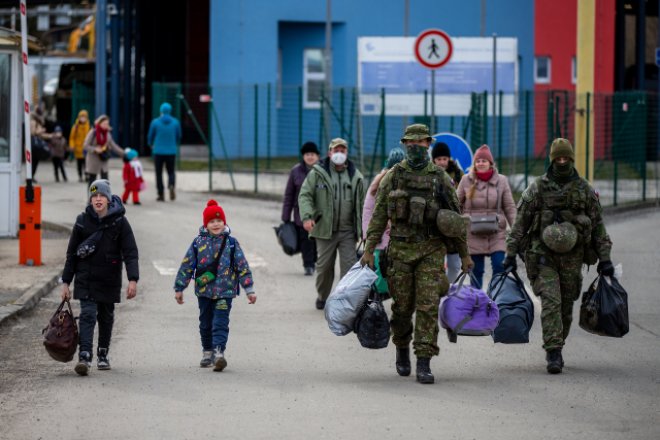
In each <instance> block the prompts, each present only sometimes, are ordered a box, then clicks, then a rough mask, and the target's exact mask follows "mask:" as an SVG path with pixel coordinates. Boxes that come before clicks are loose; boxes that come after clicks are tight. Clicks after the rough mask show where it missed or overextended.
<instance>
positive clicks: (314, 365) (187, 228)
mask: <svg viewBox="0 0 660 440" xmlns="http://www.w3.org/2000/svg"><path fill="white" fill-rule="evenodd" d="M117 175H118V173H116V172H115V173H114V175H113V178H116V177H117ZM44 180H45V179H44ZM115 183H116V184H118V182H115ZM45 185H48V183H45ZM152 188H153V186H152ZM115 192H119V191H118V187H116V188H115ZM47 194H48V201H47V202H45V203H44V218H45V219H48V220H50V221H56V222H62V223H68V224H72V223H73V221H74V219H75V216H76V214H77V213H78V212H80V210H81V209H82V208H83V203H84V197H85V196H84V188H83V187H82V186H81V185H79V184H70V185H69V186H64V185H62V186H54V185H51V186H50V187H49V189H48V191H47ZM206 199H207V197H206V196H205V195H204V194H198V193H181V194H179V198H178V200H177V201H176V202H175V203H169V202H167V203H164V204H163V203H161V204H157V203H156V202H155V201H153V200H154V197H153V194H150V193H147V194H146V195H144V197H143V200H144V204H143V205H142V206H140V207H134V206H132V205H129V206H128V214H127V215H128V218H129V220H130V222H131V224H132V226H133V229H134V230H135V233H136V237H137V241H138V245H139V248H140V257H141V259H140V261H141V263H140V267H141V279H140V283H139V287H138V288H139V291H138V297H137V298H136V299H135V300H132V301H125V302H123V303H122V304H121V305H120V306H119V307H118V309H117V312H116V323H115V332H114V336H113V344H112V347H111V350H110V355H111V356H110V358H111V362H112V367H113V368H112V370H111V371H97V370H96V369H95V368H94V369H93V370H92V371H91V374H90V375H89V376H88V377H78V376H77V375H76V374H75V373H74V372H73V363H69V364H61V363H57V362H55V361H52V360H51V359H50V358H49V357H48V356H47V354H46V352H45V350H44V349H43V347H42V346H41V328H42V327H43V326H45V325H46V323H47V320H48V318H49V316H50V314H51V313H52V312H53V311H54V309H55V307H56V306H57V304H58V302H59V299H58V298H59V291H55V292H53V293H51V294H50V295H48V296H47V297H45V298H44V299H42V301H41V303H40V304H39V305H38V306H37V307H36V308H35V309H34V310H33V311H32V312H30V313H29V314H27V315H24V316H23V317H21V318H20V319H18V320H16V321H13V322H10V323H8V324H6V325H3V326H2V327H0V438H1V439H12V440H13V439H52V438H67V439H92V438H93V439H97V440H101V439H123V440H129V439H202V438H226V439H234V438H241V439H279V438H287V439H307V438H318V439H360V440H362V439H379V440H381V439H389V438H403V439H408V438H443V439H493V440H495V439H512V438H529V439H581V440H587V439H598V440H606V439H624V438H625V439H657V438H660V423H659V422H660V403H659V402H660V399H659V397H660V349H659V345H658V342H659V339H660V306H659V305H658V295H657V286H658V284H659V283H660V271H658V269H657V267H658V264H657V260H658V257H659V256H660V255H659V251H658V249H660V235H658V234H657V233H656V232H655V231H656V229H657V225H658V224H659V223H660V210H652V211H646V212H643V213H633V214H626V215H620V216H617V217H613V218H609V219H608V227H609V232H610V234H611V235H612V238H613V240H614V243H615V246H614V251H613V260H614V261H615V263H618V262H621V263H622V265H623V271H624V275H623V279H622V281H621V282H622V284H623V286H624V287H625V288H626V289H627V290H628V292H629V294H630V320H631V331H630V333H629V334H628V335H627V336H625V337H624V338H623V339H612V338H604V337H599V336H595V335H591V334H588V333H586V332H584V331H583V330H581V329H580V328H579V327H578V326H577V324H576V325H574V327H573V330H572V333H571V335H570V337H569V340H568V345H567V346H566V348H565V350H564V359H565V361H566V367H565V369H564V373H563V374H561V375H556V376H551V375H548V374H547V373H546V372H545V360H544V352H543V351H542V349H541V332H540V320H539V319H538V313H539V310H538V309H537V311H536V315H537V316H536V318H537V320H536V321H535V325H534V328H533V330H532V341H531V343H529V344H526V345H518V346H506V345H501V344H497V345H495V344H493V342H492V340H491V339H490V338H488V337H481V338H466V337H463V338H459V341H458V343H457V344H450V343H449V342H448V340H447V338H446V337H445V336H444V334H443V333H441V334H440V347H441V353H440V356H439V357H437V358H434V359H433V361H432V363H431V366H432V369H433V372H434V374H435V376H436V383H435V384H434V385H426V386H423V385H420V384H418V383H416V382H415V379H414V373H413V375H412V376H411V377H408V378H402V377H399V376H397V374H396V372H395V370H394V347H393V346H392V345H391V344H390V346H389V347H388V348H386V349H383V350H367V349H363V348H361V347H360V345H359V343H358V341H357V338H356V337H355V335H354V334H351V335H347V336H344V337H337V336H334V335H332V334H331V333H330V331H329V330H328V328H327V325H326V323H325V320H324V318H323V315H322V313H321V312H319V311H317V310H315V309H314V299H315V291H314V280H313V278H312V277H304V276H303V275H302V264H301V261H300V259H299V256H296V257H288V256H285V255H284V254H283V253H282V252H281V251H280V250H279V249H278V247H277V243H276V241H275V236H274V233H273V229H272V226H274V225H276V224H277V223H278V219H279V210H280V206H279V204H277V203H275V202H264V201H258V200H243V199H238V198H231V197H218V200H219V202H220V204H221V205H222V206H223V208H224V209H225V212H226V215H227V221H228V224H229V225H230V226H231V228H232V231H233V234H234V236H235V237H236V238H237V239H238V240H239V242H240V243H241V245H242V247H243V248H244V250H245V251H246V254H247V257H248V260H249V261H250V263H251V265H252V267H253V272H254V278H255V287H256V293H257V295H258V300H257V303H256V304H255V305H248V303H247V300H246V298H245V295H244V294H241V296H240V297H239V298H237V299H236V300H235V303H234V308H233V311H232V314H231V332H230V339H229V345H228V348H227V352H226V354H227V360H228V362H229V366H228V367H227V369H226V370H225V371H224V372H222V373H214V372H213V371H212V370H211V369H201V368H199V367H198V362H199V359H200V355H201V348H200V344H199V334H198V330H197V325H198V321H197V306H196V301H195V297H194V294H193V293H192V290H191V289H189V290H187V291H186V297H185V300H186V302H185V304H184V305H182V306H179V305H177V304H176V303H175V301H174V299H173V291H172V288H171V286H172V284H173V279H174V275H173V272H174V271H175V270H176V268H177V267H178V264H179V261H180V259H181V257H182V256H183V254H184V252H185V250H186V248H187V246H188V245H189V243H190V241H191V240H192V238H193V237H194V236H195V234H196V232H197V228H198V226H199V224H200V222H201V212H202V209H203V207H204V205H205V202H206ZM62 252H64V249H62ZM594 276H595V271H594V270H593V269H592V271H591V273H589V274H588V275H587V277H586V280H585V286H584V287H585V289H586V285H587V282H588V281H591V279H593V277H594ZM386 304H387V308H388V309H389V302H388V303H386ZM75 306H76V309H77V302H76V304H75ZM577 312H578V307H577V305H576V308H575V316H576V318H577ZM576 321H577V319H576Z"/></svg>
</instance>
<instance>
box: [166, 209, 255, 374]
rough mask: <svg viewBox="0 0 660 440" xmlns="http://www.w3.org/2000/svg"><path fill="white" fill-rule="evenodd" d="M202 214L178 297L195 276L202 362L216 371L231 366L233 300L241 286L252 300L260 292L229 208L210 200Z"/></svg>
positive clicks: (178, 281) (180, 274)
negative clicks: (235, 234) (228, 350)
mask: <svg viewBox="0 0 660 440" xmlns="http://www.w3.org/2000/svg"><path fill="white" fill-rule="evenodd" d="M202 218H203V220H204V225H203V226H202V227H200V228H199V235H197V237H195V239H194V240H193V242H192V244H191V245H190V247H189V248H188V251H187V252H186V255H185V257H183V261H182V262H181V267H180V268H179V271H178V272H177V276H176V281H175V282H174V292H175V294H174V299H175V300H176V302H177V303H179V304H183V290H184V289H185V288H186V287H188V284H189V283H190V280H191V279H195V295H196V296H197V302H198V305H199V334H200V337H201V340H202V351H203V353H202V360H201V361H200V363H199V365H200V367H210V366H211V365H213V366H214V368H213V370H214V371H222V370H223V369H224V368H225V367H226V366H227V360H226V358H225V354H224V352H225V348H226V346H227V340H228V339H229V312H230V311H231V304H232V300H233V299H234V297H236V296H237V295H238V294H239V293H240V291H239V289H240V286H243V289H245V292H246V293H247V297H248V302H249V303H250V304H254V303H255V302H256V301H257V295H256V294H255V293H254V283H253V280H252V272H251V271H250V266H249V264H248V262H247V260H246V259H245V255H244V254H243V250H242V249H241V246H240V245H239V244H238V241H237V240H236V239H235V238H234V237H232V236H231V235H230V233H231V231H230V229H229V226H227V218H226V217H225V211H224V210H223V209H222V207H221V206H220V205H218V202H216V201H215V200H209V201H208V202H207V204H206V208H205V209H204V212H203V214H202Z"/></svg>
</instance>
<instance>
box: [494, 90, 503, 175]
mask: <svg viewBox="0 0 660 440" xmlns="http://www.w3.org/2000/svg"><path fill="white" fill-rule="evenodd" d="M499 95H500V96H499V102H498V113H497V136H498V138H497V155H498V158H497V163H498V166H500V167H501V166H502V91H501V90H500V92H499ZM493 139H495V138H493Z"/></svg>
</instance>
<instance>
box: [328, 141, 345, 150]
mask: <svg viewBox="0 0 660 440" xmlns="http://www.w3.org/2000/svg"><path fill="white" fill-rule="evenodd" d="M339 145H343V146H344V147H346V148H348V142H346V139H342V138H334V139H333V140H331V141H330V146H329V147H328V150H332V149H333V148H335V147H337V146H339Z"/></svg>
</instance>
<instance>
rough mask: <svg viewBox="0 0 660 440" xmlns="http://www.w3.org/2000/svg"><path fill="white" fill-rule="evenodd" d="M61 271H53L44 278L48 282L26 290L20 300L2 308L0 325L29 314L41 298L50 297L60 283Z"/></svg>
mask: <svg viewBox="0 0 660 440" xmlns="http://www.w3.org/2000/svg"><path fill="white" fill-rule="evenodd" d="M60 272H61V271H60V270H59V269H58V270H51V271H50V272H49V273H48V274H46V275H45V276H44V278H45V279H46V282H45V283H43V284H41V285H40V286H33V287H31V288H29V289H28V290H26V291H25V292H24V293H23V295H21V297H20V298H18V299H16V300H14V302H12V303H11V304H7V305H5V306H1V307H0V324H2V323H4V322H5V321H7V320H9V319H11V318H14V317H16V316H18V315H20V314H22V313H25V312H27V311H28V310H30V309H32V308H33V307H34V306H36V305H37V304H38V303H39V301H40V300H41V298H43V297H44V296H46V295H48V294H49V293H50V292H51V291H52V290H53V289H54V288H55V286H57V284H58V283H59V279H60Z"/></svg>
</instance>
